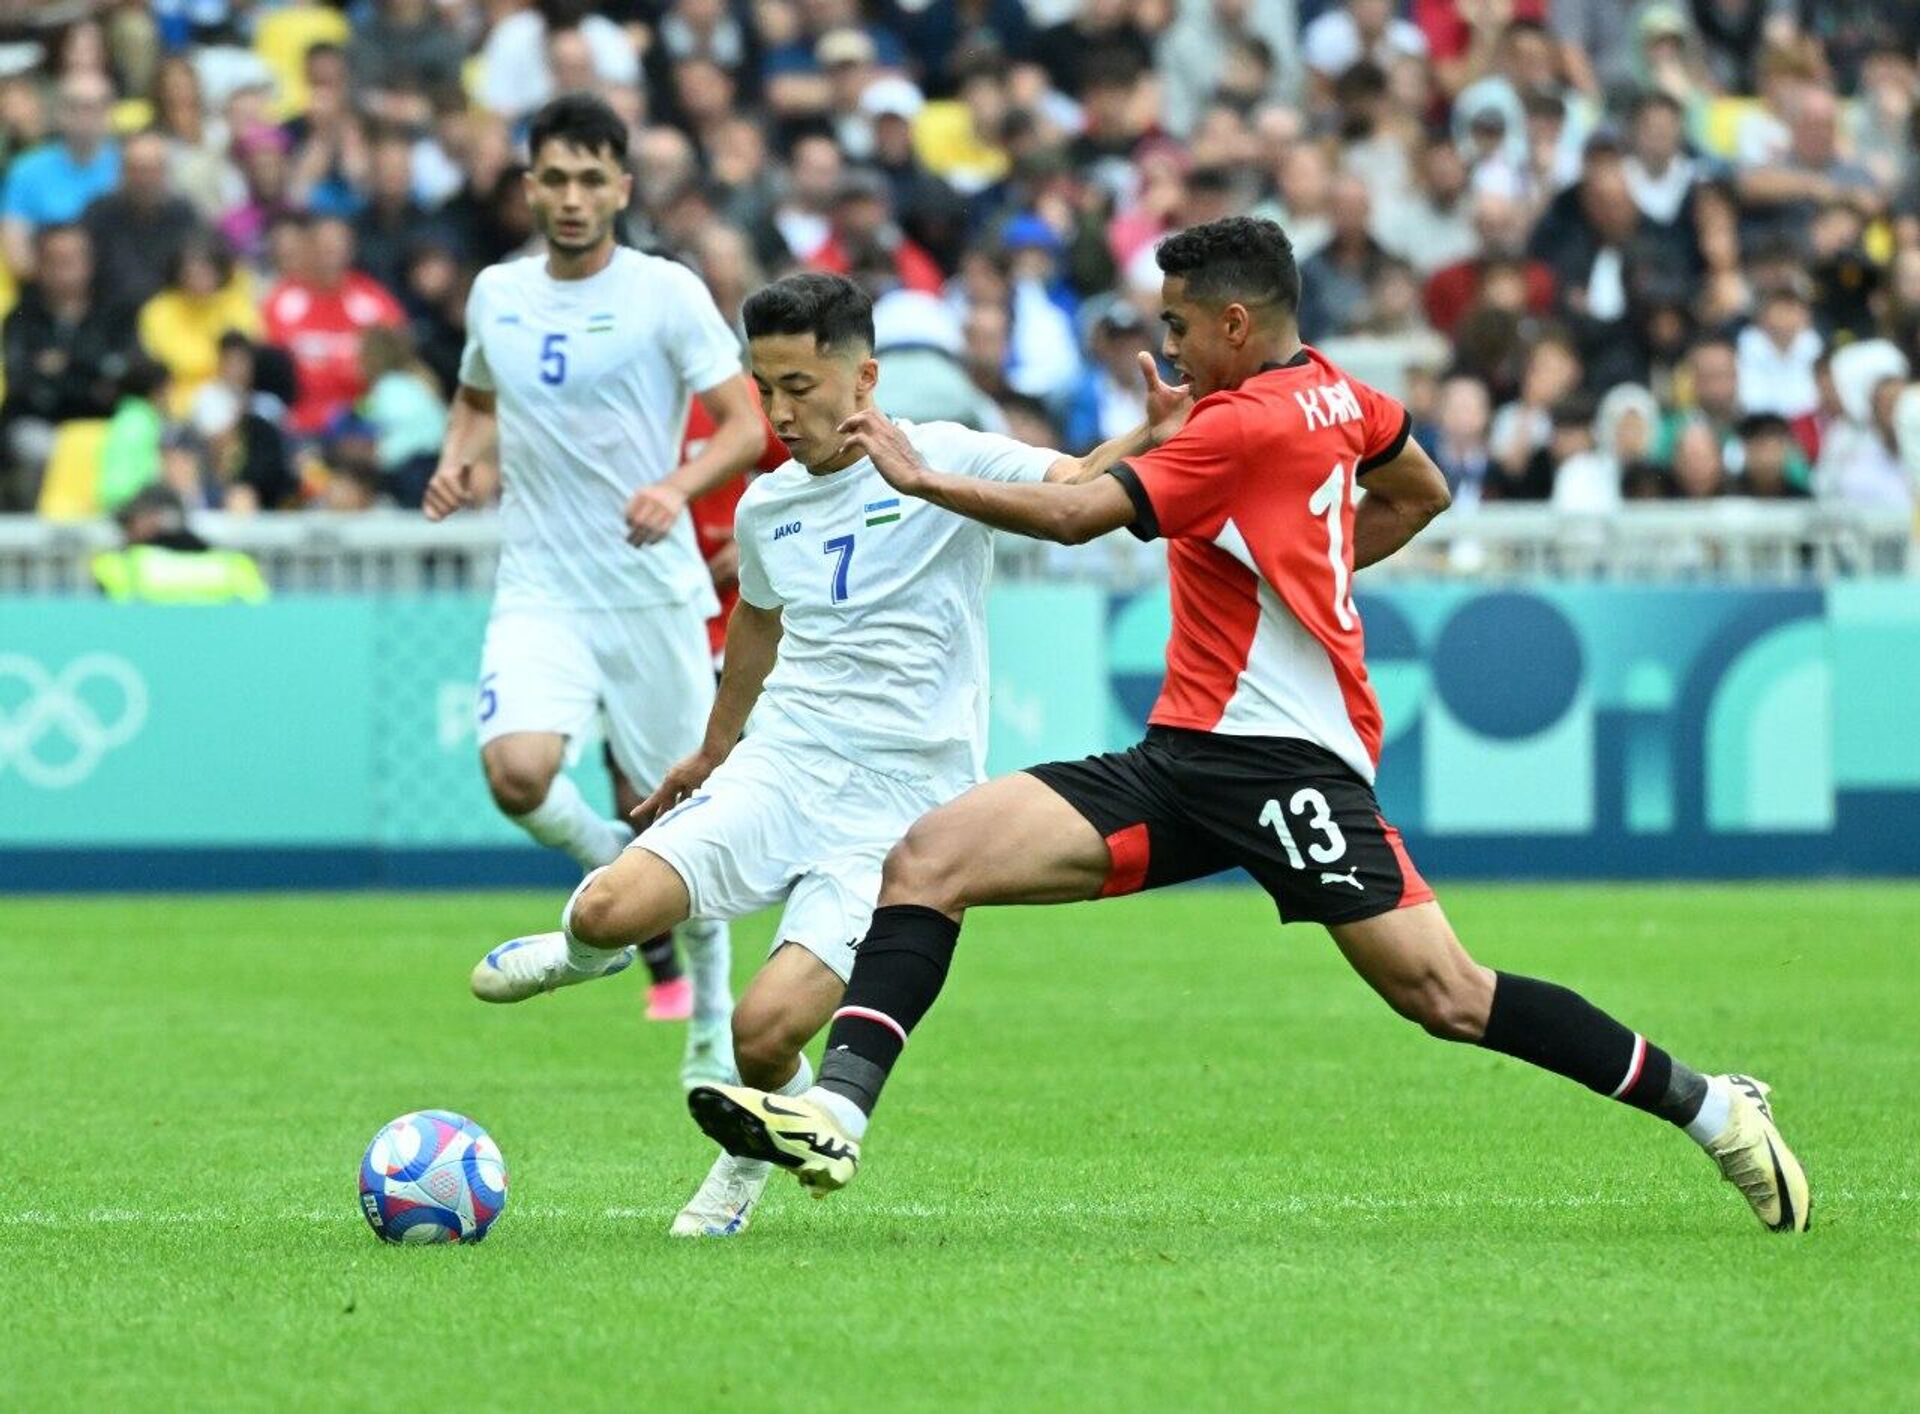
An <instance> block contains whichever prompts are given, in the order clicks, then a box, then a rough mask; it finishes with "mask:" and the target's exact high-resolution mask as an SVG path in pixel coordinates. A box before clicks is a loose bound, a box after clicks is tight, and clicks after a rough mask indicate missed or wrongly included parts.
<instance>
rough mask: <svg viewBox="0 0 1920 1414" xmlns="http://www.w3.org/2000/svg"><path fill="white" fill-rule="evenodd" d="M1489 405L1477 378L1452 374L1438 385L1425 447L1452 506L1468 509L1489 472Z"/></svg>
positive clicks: (1491, 468)
mask: <svg viewBox="0 0 1920 1414" xmlns="http://www.w3.org/2000/svg"><path fill="white" fill-rule="evenodd" d="M1491 414H1492V408H1491V405H1490V404H1489V403H1488V401H1487V386H1486V384H1484V383H1482V382H1481V381H1480V380H1479V379H1478V378H1470V377H1466V376H1464V375H1456V376H1455V377H1452V378H1449V379H1447V381H1446V382H1444V383H1442V384H1441V385H1440V398H1439V404H1438V406H1437V407H1436V408H1435V421H1434V427H1433V430H1432V432H1431V434H1430V435H1431V439H1432V440H1431V441H1429V442H1428V443H1427V444H1426V445H1427V450H1428V452H1429V453H1431V455H1432V457H1433V461H1434V465H1436V466H1438V467H1439V468H1440V474H1441V475H1442V476H1444V477H1446V478H1447V490H1448V491H1449V492H1450V493H1451V494H1452V496H1453V500H1454V505H1455V507H1456V508H1457V509H1459V510H1462V511H1470V510H1472V509H1473V508H1474V507H1476V506H1478V505H1479V504H1480V497H1481V492H1482V490H1483V488H1484V487H1485V486H1486V483H1487V479H1488V477H1489V476H1490V475H1492V473H1493V465H1494V462H1493V452H1492V448H1491V444H1490V443H1489V442H1488V440H1487V433H1488V430H1489V427H1490V426H1491Z"/></svg>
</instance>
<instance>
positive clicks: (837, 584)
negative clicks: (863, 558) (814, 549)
mask: <svg viewBox="0 0 1920 1414" xmlns="http://www.w3.org/2000/svg"><path fill="white" fill-rule="evenodd" d="M820 548H821V550H822V551H824V552H825V553H826V554H829V555H833V556H835V557H836V558H835V560H834V562H833V592H832V598H833V602H834V603H836V604H844V603H846V602H847V566H849V565H851V564H852V563H853V537H852V536H851V535H836V536H834V537H833V539H831V540H829V541H828V542H827V543H826V544H825V545H822V546H821V547H820Z"/></svg>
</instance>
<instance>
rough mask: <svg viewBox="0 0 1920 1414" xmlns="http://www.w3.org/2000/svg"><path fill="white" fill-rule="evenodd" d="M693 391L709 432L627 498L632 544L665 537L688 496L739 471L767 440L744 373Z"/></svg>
mask: <svg viewBox="0 0 1920 1414" xmlns="http://www.w3.org/2000/svg"><path fill="white" fill-rule="evenodd" d="M697 396H698V397H699V399H700V405H701V406H702V407H704V408H705V409H706V410H707V414H708V416H710V417H712V419H713V435H712V436H711V437H709V438H707V444H706V445H705V446H704V447H702V448H701V449H700V454H699V455H698V456H695V457H690V458H688V459H687V460H686V461H685V462H684V463H682V464H681V465H680V466H679V467H678V468H676V469H675V470H674V471H673V473H672V474H671V475H668V476H665V477H662V478H661V479H660V480H659V481H657V482H655V483H654V484H653V485H651V486H642V487H641V488H640V489H639V490H638V491H636V492H634V493H633V499H632V500H631V501H629V502H628V503H627V543H628V544H630V545H652V544H655V543H656V542H658V541H661V540H664V539H666V538H667V536H668V534H669V533H670V532H671V531H672V530H673V524H674V522H675V521H677V520H678V519H679V518H680V513H681V512H682V511H684V510H686V508H687V502H689V501H692V500H697V499H698V498H699V497H701V496H704V495H706V494H707V492H709V491H711V490H713V489H714V488H715V487H716V486H724V485H725V484H726V483H727V482H729V481H731V480H733V478H734V477H736V476H739V475H741V474H743V473H744V472H745V471H746V470H747V469H748V468H749V467H751V466H752V465H753V464H754V463H755V462H756V461H758V460H759V459H760V453H761V451H762V450H763V449H764V448H765V447H766V445H767V431H766V426H765V424H764V423H763V422H762V420H761V413H760V400H759V398H758V397H756V396H755V395H754V391H753V385H752V384H751V383H749V382H748V381H747V380H746V377H745V375H741V376H739V377H736V378H730V379H727V380H726V381H725V382H722V383H717V384H715V385H714V386H713V387H711V388H709V389H707V390H706V391H705V392H704V393H700V394H698V395H697Z"/></svg>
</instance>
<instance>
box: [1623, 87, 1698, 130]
mask: <svg viewBox="0 0 1920 1414" xmlns="http://www.w3.org/2000/svg"><path fill="white" fill-rule="evenodd" d="M1656 108H1664V109H1666V110H1667V111H1668V112H1669V113H1671V114H1673V116H1674V117H1676V118H1680V117H1685V116H1686V111H1687V110H1686V109H1685V107H1683V106H1682V105H1681V103H1680V100H1679V99H1677V98H1675V97H1674V96H1673V95H1672V94H1671V93H1668V92H1667V91H1666V90H1665V89H1662V88H1646V89H1642V90H1641V91H1640V92H1638V93H1636V94H1635V95H1634V96H1633V103H1632V105H1631V106H1630V107H1629V108H1628V109H1627V117H1628V118H1629V119H1631V120H1632V121H1635V122H1638V121H1639V119H1640V116H1641V115H1642V114H1643V113H1651V112H1652V111H1653V110H1654V109H1656Z"/></svg>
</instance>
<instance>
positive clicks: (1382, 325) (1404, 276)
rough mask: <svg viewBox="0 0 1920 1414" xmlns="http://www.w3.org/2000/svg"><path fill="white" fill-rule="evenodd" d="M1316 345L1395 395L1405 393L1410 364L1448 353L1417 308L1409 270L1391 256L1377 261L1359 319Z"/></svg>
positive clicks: (1429, 362) (1429, 363)
mask: <svg viewBox="0 0 1920 1414" xmlns="http://www.w3.org/2000/svg"><path fill="white" fill-rule="evenodd" d="M1319 347H1320V351H1321V352H1322V353H1324V354H1325V355H1326V356H1327V357H1328V358H1330V359H1332V360H1333V361H1334V363H1335V364H1337V365H1338V366H1339V367H1341V368H1343V369H1345V370H1346V371H1347V372H1349V373H1351V374H1353V376H1354V377H1356V378H1358V379H1360V380H1361V381H1362V382H1364V383H1369V384H1371V385H1372V386H1373V387H1376V388H1378V389H1379V390H1380V391H1381V392H1383V393H1386V394H1387V395H1388V396H1389V397H1395V398H1404V397H1405V395H1406V391H1407V384H1408V381H1409V377H1410V374H1411V371H1412V370H1413V369H1415V368H1433V367H1438V366H1440V365H1442V364H1444V363H1445V362H1446V360H1447V356H1448V354H1449V353H1450V352H1451V349H1450V346H1449V345H1448V343H1447V341H1446V339H1444V338H1443V337H1441V335H1440V334H1439V332H1438V331H1437V330H1435V329H1434V328H1433V326H1432V325H1430V324H1428V323H1427V322H1426V319H1425V317H1424V315H1423V314H1422V312H1421V308H1420V284H1419V282H1418V281H1417V280H1416V279H1415V278H1414V274H1413V271H1412V269H1411V268H1409V267H1408V266H1407V265H1406V263H1405V262H1403V261H1399V260H1393V259H1388V260H1387V261H1385V262H1384V263H1382V264H1381V266H1380V268H1379V269H1378V270H1377V271H1376V272H1375V274H1374V277H1373V283H1372V284H1371V285H1369V286H1368V287H1367V302H1366V307H1365V309H1364V310H1362V312H1361V317H1360V322H1359V323H1358V324H1357V325H1355V326H1354V328H1353V330H1352V331H1351V332H1350V333H1346V334H1338V335H1335V336H1334V337H1332V338H1330V339H1323V340H1321V342H1320V346H1319Z"/></svg>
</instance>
